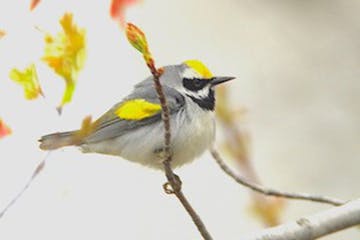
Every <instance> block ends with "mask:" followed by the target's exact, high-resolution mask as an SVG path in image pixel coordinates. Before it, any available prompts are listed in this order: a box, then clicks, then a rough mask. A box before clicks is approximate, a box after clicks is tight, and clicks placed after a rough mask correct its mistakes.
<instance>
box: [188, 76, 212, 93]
mask: <svg viewBox="0 0 360 240" xmlns="http://www.w3.org/2000/svg"><path fill="white" fill-rule="evenodd" d="M207 83H208V81H207V80H204V79H200V78H192V79H189V78H184V79H183V85H184V87H185V88H187V89H189V90H191V91H198V90H200V89H202V88H204V87H205V86H206V84H207Z"/></svg>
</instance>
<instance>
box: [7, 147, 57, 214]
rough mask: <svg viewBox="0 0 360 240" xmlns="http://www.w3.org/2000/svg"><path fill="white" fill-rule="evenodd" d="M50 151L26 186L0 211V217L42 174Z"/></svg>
mask: <svg viewBox="0 0 360 240" xmlns="http://www.w3.org/2000/svg"><path fill="white" fill-rule="evenodd" d="M49 156H50V152H48V153H47V154H46V156H45V157H44V158H43V159H42V160H41V162H40V163H39V164H38V165H37V167H36V168H35V170H34V172H33V174H32V175H31V177H30V179H29V180H28V181H27V182H26V184H25V186H24V187H23V188H22V189H21V190H20V192H18V193H17V194H16V196H15V197H14V198H12V199H11V201H10V202H9V203H8V204H7V205H6V207H5V208H4V209H3V210H2V211H1V212H0V219H1V218H2V217H3V216H4V215H5V214H6V213H7V212H8V210H9V209H10V208H11V207H12V206H13V205H14V204H15V203H16V202H17V201H18V200H19V199H20V197H21V196H22V195H23V194H24V192H25V191H26V190H27V189H28V188H29V187H30V186H31V184H32V183H33V182H34V180H35V179H36V177H37V176H38V175H39V174H40V172H41V171H42V170H43V169H44V167H45V163H46V160H47V159H48V158H49Z"/></svg>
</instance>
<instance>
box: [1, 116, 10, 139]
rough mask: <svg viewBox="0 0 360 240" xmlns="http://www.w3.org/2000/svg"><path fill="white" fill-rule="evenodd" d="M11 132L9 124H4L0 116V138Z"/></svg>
mask: <svg viewBox="0 0 360 240" xmlns="http://www.w3.org/2000/svg"><path fill="white" fill-rule="evenodd" d="M10 134H11V129H10V127H9V126H7V125H6V124H5V122H4V121H3V120H1V118H0V138H3V137H6V136H7V135H10Z"/></svg>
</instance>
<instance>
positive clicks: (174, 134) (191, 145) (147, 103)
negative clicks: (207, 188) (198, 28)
mask: <svg viewBox="0 0 360 240" xmlns="http://www.w3.org/2000/svg"><path fill="white" fill-rule="evenodd" d="M163 70H164V71H163V73H162V75H161V77H160V82H161V84H162V86H163V90H164V94H165V97H166V99H167V104H168V107H169V111H170V126H171V146H170V147H171V153H172V155H173V160H172V162H171V165H172V167H173V168H176V167H179V166H181V165H183V164H185V163H189V162H191V161H193V160H194V159H195V158H197V157H199V156H200V155H201V154H202V153H203V152H204V151H205V150H207V149H208V148H209V147H210V146H211V144H212V142H213V141H214V138H215V119H214V108H215V93H214V87H215V86H217V85H218V84H221V83H224V82H226V81H229V80H232V79H234V77H214V76H213V75H212V73H211V72H210V71H209V69H208V68H207V67H206V66H205V65H204V64H203V63H201V62H200V61H198V60H188V61H185V62H184V63H182V64H179V65H170V66H165V67H164V68H163ZM79 133H81V130H77V131H70V132H62V133H53V134H50V135H46V136H43V137H41V139H40V140H39V141H40V142H41V144H40V148H41V149H43V150H53V149H57V148H61V147H64V146H72V145H75V146H79V147H80V149H81V150H82V151H83V152H86V153H87V152H95V153H102V154H109V155H116V156H120V157H122V158H125V159H128V160H130V161H133V162H137V163H141V164H143V165H146V166H149V167H152V168H157V169H162V166H163V165H162V160H163V159H162V158H161V157H159V155H161V154H159V153H161V151H162V149H163V147H164V125H163V122H162V120H161V106H160V103H159V99H158V97H157V94H156V91H155V89H154V84H153V77H152V76H151V77H148V78H147V79H145V80H144V81H142V82H140V83H138V84H137V85H135V87H134V90H133V91H132V92H131V93H130V95H128V96H127V97H125V98H124V99H123V100H122V101H121V102H119V103H117V104H115V105H114V106H113V107H112V108H111V109H110V110H109V111H107V112H106V113H105V114H104V115H102V116H101V117H100V118H99V119H97V120H96V121H95V122H94V124H93V128H92V129H90V130H89V131H88V132H87V133H86V134H79Z"/></svg>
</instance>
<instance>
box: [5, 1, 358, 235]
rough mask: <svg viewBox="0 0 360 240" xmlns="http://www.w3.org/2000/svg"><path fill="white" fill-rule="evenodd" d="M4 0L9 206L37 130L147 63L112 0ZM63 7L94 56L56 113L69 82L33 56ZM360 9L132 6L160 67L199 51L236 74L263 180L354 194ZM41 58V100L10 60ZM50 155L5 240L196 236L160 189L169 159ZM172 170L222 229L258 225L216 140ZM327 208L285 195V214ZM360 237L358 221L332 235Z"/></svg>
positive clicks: (122, 91) (71, 116)
mask: <svg viewBox="0 0 360 240" xmlns="http://www.w3.org/2000/svg"><path fill="white" fill-rule="evenodd" d="M85 2H86V3H85ZM0 4H1V5H0V28H1V29H5V30H6V31H7V33H8V35H7V36H6V37H5V38H3V39H2V40H0V97H1V98H0V116H1V117H2V118H3V119H4V120H5V121H6V122H7V123H9V124H10V125H11V127H12V129H13V131H14V133H13V135H12V136H10V137H8V138H4V139H2V140H0V208H3V207H4V206H5V205H6V204H7V203H8V202H9V201H10V200H11V198H12V197H13V196H14V195H15V194H16V193H17V192H18V191H19V190H20V189H21V188H22V186H23V185H24V183H25V182H26V181H27V179H28V178H29V177H30V176H31V173H32V171H33V169H34V168H35V167H36V165H37V164H38V163H39V162H40V160H41V159H42V158H43V157H44V156H45V153H44V152H41V151H40V150H39V149H38V144H37V139H38V138H39V137H40V136H41V135H43V134H46V133H49V132H53V131H62V130H70V129H75V128H78V127H79V126H80V123H81V120H82V119H83V118H84V117H85V116H86V115H89V114H91V115H92V116H94V117H97V116H99V115H100V114H101V113H103V112H104V111H106V110H107V108H109V107H110V106H112V105H113V104H114V103H116V102H117V101H119V100H120V99H121V98H122V97H123V96H125V95H126V94H127V93H128V92H129V91H130V90H131V87H132V85H133V84H135V83H136V82H138V81H140V80H142V79H143V78H144V77H146V76H147V75H148V70H147V69H146V67H145V66H144V63H143V60H142V59H141V57H140V55H139V54H138V53H137V52H136V51H135V50H134V49H132V47H130V45H129V44H128V43H127V40H126V39H125V37H124V33H123V32H122V31H121V30H120V29H119V27H118V26H117V24H116V23H114V22H113V21H112V20H111V19H110V17H109V16H108V8H109V1H100V0H98V1H65V0H62V1H54V0H43V1H42V2H41V3H40V5H39V7H38V8H37V9H36V10H35V11H34V12H33V13H30V12H29V11H28V5H27V4H28V1H19V0H18V1H15V0H14V1H10V0H9V1H5V0H1V2H0ZM65 11H72V12H73V13H74V15H75V21H76V22H77V23H78V24H79V25H80V26H83V27H85V28H86V29H87V38H88V58H87V61H86V66H85V69H84V70H83V71H82V72H81V74H80V77H79V82H78V86H77V90H76V92H75V95H74V99H73V102H72V103H71V104H69V105H68V106H66V107H65V109H64V112H63V115H62V116H61V117H60V118H59V117H58V116H57V113H56V111H55V106H56V105H57V104H58V103H59V101H60V98H61V95H62V89H63V82H62V80H61V79H59V78H58V77H56V76H55V75H54V74H53V73H52V71H51V70H49V69H48V68H47V67H46V66H45V65H44V64H43V63H41V61H39V59H40V57H41V56H42V49H43V33H41V32H40V31H38V30H35V28H34V26H38V27H39V28H40V29H42V30H43V31H46V32H47V31H50V32H53V33H54V32H56V31H58V30H59V26H58V19H59V18H60V17H61V16H62V14H63V13H64V12H65ZM359 11H360V2H359V1H356V0H347V1H341V0H326V1H325V0H322V1H321V0H313V1H296V0H292V1H290V0H254V1H246V0H222V1H215V0H182V1H175V0H171V1H160V0H144V1H143V2H142V3H141V4H139V5H136V6H134V7H132V8H131V9H129V11H128V14H127V17H128V20H129V21H132V22H134V23H135V24H137V25H139V26H140V27H141V28H142V29H143V30H144V31H145V32H146V34H147V37H148V40H149V43H150V47H151V50H152V52H153V54H154V56H155V58H156V61H157V63H158V66H161V65H166V64H173V63H179V62H181V61H183V60H186V59H193V58H198V59H201V60H203V61H204V62H205V63H207V65H208V66H209V68H210V69H211V70H212V72H213V73H215V74H219V75H233V76H236V77H237V80H236V81H235V82H233V83H231V89H232V92H231V95H232V101H233V106H234V107H238V106H245V107H246V108H247V109H248V114H247V118H246V120H245V123H246V126H247V128H248V129H249V131H250V134H251V139H252V145H251V152H252V156H253V160H254V164H255V167H256V169H257V170H258V173H259V175H260V177H261V179H262V180H263V182H265V183H266V185H268V186H272V187H276V188H279V189H282V190H289V191H303V192H312V193H318V194H324V195H330V196H335V197H339V198H343V199H352V198H357V197H359V196H360V190H359V186H360V185H359V182H360V175H359V167H360V162H359V153H360V150H359V149H360V148H359V147H360V134H359V133H360V127H359V126H360V125H359V120H360V115H359V113H360V109H359V100H360V94H359V90H360V83H359V74H360V68H359V64H360V57H359V54H360V52H359V51H360V39H359V29H360V24H359V17H358V12H359ZM34 61H35V62H36V63H37V67H38V74H39V78H40V81H41V84H42V86H43V90H44V92H45V94H46V99H45V100H43V99H39V100H35V101H26V100H24V98H23V96H22V90H21V88H20V87H19V86H17V85H16V84H14V83H13V82H11V81H10V80H9V78H8V73H9V70H10V69H11V68H13V67H19V68H23V67H25V66H27V65H28V64H29V63H31V62H34ZM219 135H220V134H219ZM217 142H218V145H221V140H220V139H218V141H217ZM48 160H49V161H48V164H47V166H46V168H45V170H44V172H43V173H41V175H40V176H39V177H38V178H37V180H36V181H35V182H34V184H33V185H32V186H31V188H30V189H29V190H28V191H27V192H26V193H25V194H24V196H23V198H21V199H20V200H19V202H18V203H17V204H16V205H15V206H14V207H13V208H12V209H11V210H10V211H9V212H8V214H7V215H6V216H5V217H4V218H3V219H0V239H4V240H22V239H38V240H41V239H53V240H56V239H108V240H111V239H199V234H198V233H197V231H196V229H195V227H194V226H193V224H192V222H191V220H190V219H189V217H188V216H187V215H186V213H185V212H184V210H183V209H182V208H181V207H180V204H179V203H178V202H177V200H175V198H173V197H171V196H166V195H165V194H164V193H163V191H162V187H161V186H162V184H163V183H164V181H165V178H164V176H163V174H162V173H161V172H157V171H153V170H149V169H146V168H144V167H141V166H138V165H136V164H133V163H129V162H127V161H124V160H122V159H120V158H116V157H108V156H103V155H96V154H86V155H85V154H81V153H80V152H79V151H78V150H77V149H75V148H68V149H64V150H60V151H57V152H53V153H52V154H51V155H50V157H49V159H48ZM177 172H178V174H179V175H180V176H181V177H182V179H183V182H184V192H185V194H186V195H188V196H189V199H190V201H191V202H192V204H193V206H194V207H195V208H196V209H197V210H198V212H199V214H200V215H201V217H202V218H203V220H204V221H205V223H206V225H207V227H208V229H209V230H210V232H211V233H212V234H213V236H214V238H215V239H241V235H242V234H245V233H248V232H250V231H256V230H257V229H259V228H261V224H260V223H259V221H258V220H257V219H256V218H254V216H253V215H252V214H251V213H250V211H249V204H250V199H249V197H248V194H247V191H246V190H245V189H244V188H243V187H241V186H238V185H236V184H235V183H234V182H233V181H232V180H231V179H229V178H228V177H227V176H225V175H224V174H223V173H222V172H221V170H219V168H218V167H217V165H216V164H215V163H214V161H213V160H212V159H211V157H210V156H209V154H208V153H206V154H205V155H204V156H203V157H202V158H201V159H200V160H198V161H196V162H194V163H193V164H191V165H189V166H186V167H184V168H182V169H180V170H178V171H177ZM327 207H328V206H323V205H319V204H315V203H303V202H298V201H291V202H288V207H287V208H286V212H285V213H284V216H283V221H288V220H293V219H296V218H298V217H300V216H303V215H306V214H310V213H314V212H317V211H320V210H323V209H326V208H327ZM359 236H360V233H359V230H356V229H352V230H347V231H344V232H342V233H338V234H334V235H332V236H329V237H326V238H324V239H327V240H331V239H333V240H335V239H336V240H341V239H356V238H359Z"/></svg>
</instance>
